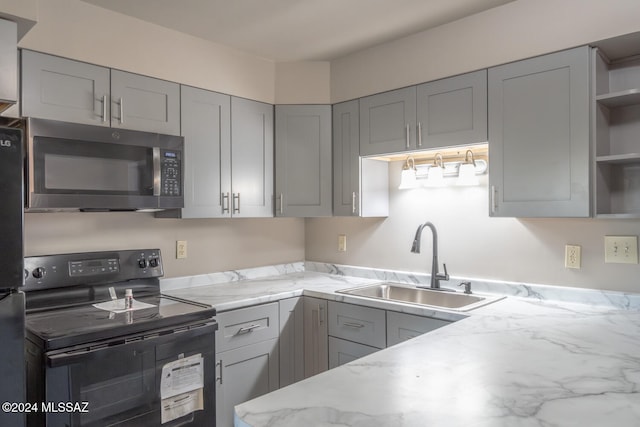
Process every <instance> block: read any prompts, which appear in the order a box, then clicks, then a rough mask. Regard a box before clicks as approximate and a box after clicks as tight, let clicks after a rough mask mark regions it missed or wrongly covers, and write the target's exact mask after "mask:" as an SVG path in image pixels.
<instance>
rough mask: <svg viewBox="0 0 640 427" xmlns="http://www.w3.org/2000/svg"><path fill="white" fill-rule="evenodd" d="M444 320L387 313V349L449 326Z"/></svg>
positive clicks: (393, 312) (392, 312)
mask: <svg viewBox="0 0 640 427" xmlns="http://www.w3.org/2000/svg"><path fill="white" fill-rule="evenodd" d="M450 323H451V322H448V321H446V320H440V319H433V318H431V317H421V316H414V315H412V314H404V313H396V312H395V311H387V347H391V346H392V345H395V344H398V343H401V342H403V341H406V340H409V339H411V338H415V337H417V336H418V335H422V334H424V333H427V332H429V331H433V330H435V329H438V328H441V327H443V326H446V325H448V324H450Z"/></svg>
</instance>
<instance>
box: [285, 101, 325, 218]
mask: <svg viewBox="0 0 640 427" xmlns="http://www.w3.org/2000/svg"><path fill="white" fill-rule="evenodd" d="M331 169H332V168H331V106H330V105H276V216H289V217H314V216H331V210H332V209H331V201H332V200H331V199H332V196H331Z"/></svg>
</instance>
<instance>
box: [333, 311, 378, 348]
mask: <svg viewBox="0 0 640 427" xmlns="http://www.w3.org/2000/svg"><path fill="white" fill-rule="evenodd" d="M385 326H386V319H385V312H384V310H380V309H377V308H370V307H362V306H359V305H353V304H345V303H341V302H334V301H329V335H331V336H334V337H337V338H344V339H346V340H349V341H354V342H357V343H360V344H365V345H370V346H372V347H377V348H385V347H386V343H387V337H386V333H387V331H386V327H385Z"/></svg>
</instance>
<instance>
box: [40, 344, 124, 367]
mask: <svg viewBox="0 0 640 427" xmlns="http://www.w3.org/2000/svg"><path fill="white" fill-rule="evenodd" d="M110 348H113V347H111V346H109V345H103V346H96V347H86V348H83V349H79V350H70V351H65V352H63V353H57V354H47V355H46V359H47V366H49V367H51V368H57V367H58V366H65V365H71V364H73V363H75V362H77V361H79V360H82V359H84V358H85V357H87V356H88V355H90V354H95V353H97V352H99V351H105V350H108V349H110Z"/></svg>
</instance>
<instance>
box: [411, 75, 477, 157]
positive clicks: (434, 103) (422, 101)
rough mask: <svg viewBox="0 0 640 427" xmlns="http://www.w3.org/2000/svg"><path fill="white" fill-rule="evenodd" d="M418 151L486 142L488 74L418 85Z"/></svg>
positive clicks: (450, 78)
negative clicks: (419, 149)
mask: <svg viewBox="0 0 640 427" xmlns="http://www.w3.org/2000/svg"><path fill="white" fill-rule="evenodd" d="M417 120H418V130H417V133H418V143H417V144H418V148H421V149H427V150H429V149H433V148H438V147H448V146H453V145H462V144H477V143H484V142H486V141H487V70H480V71H476V72H473V73H468V74H462V75H459V76H455V77H449V78H446V79H442V80H436V81H433V82H429V83H424V84H421V85H418V94H417Z"/></svg>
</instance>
